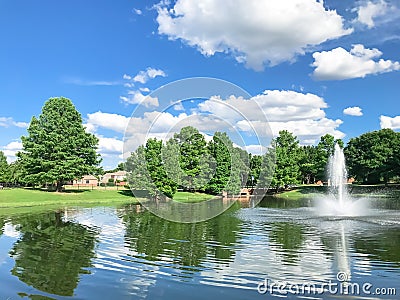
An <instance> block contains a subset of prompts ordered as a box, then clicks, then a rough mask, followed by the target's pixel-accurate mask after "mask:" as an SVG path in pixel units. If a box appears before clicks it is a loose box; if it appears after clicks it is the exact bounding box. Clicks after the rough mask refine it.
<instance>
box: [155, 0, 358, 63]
mask: <svg viewBox="0 0 400 300" xmlns="http://www.w3.org/2000/svg"><path fill="white" fill-rule="evenodd" d="M224 12H229V13H224ZM157 22H158V25H159V26H158V33H159V34H165V35H167V36H168V37H169V39H171V40H177V39H181V40H183V41H184V42H186V43H187V44H188V45H190V46H194V47H197V48H198V49H199V51H200V52H201V53H202V54H203V55H205V56H212V55H214V54H215V53H217V52H222V53H230V54H232V55H233V56H234V57H235V58H236V60H237V61H239V62H245V63H246V64H247V65H248V66H249V67H251V68H254V69H257V70H260V69H262V68H263V65H264V64H265V63H267V64H271V65H275V64H279V63H281V62H284V61H292V60H293V59H294V58H295V56H296V55H302V54H304V53H305V52H307V51H309V50H310V49H312V48H313V46H315V45H319V44H321V43H323V42H325V41H327V40H331V39H336V38H339V37H341V36H344V35H347V34H350V33H351V32H352V29H345V28H344V25H343V18H342V17H341V16H340V15H338V14H337V12H336V11H335V10H327V9H325V7H324V5H323V1H315V0H269V1H260V0H230V1H220V0H178V1H176V2H174V4H173V7H169V5H168V4H165V3H161V4H160V5H159V6H158V16H157Z"/></svg>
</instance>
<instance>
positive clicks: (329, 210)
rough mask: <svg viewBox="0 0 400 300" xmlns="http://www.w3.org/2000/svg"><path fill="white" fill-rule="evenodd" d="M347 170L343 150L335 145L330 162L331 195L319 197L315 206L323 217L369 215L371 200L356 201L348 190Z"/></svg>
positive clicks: (329, 181)
mask: <svg viewBox="0 0 400 300" xmlns="http://www.w3.org/2000/svg"><path fill="white" fill-rule="evenodd" d="M347 178H348V176H347V169H346V160H345V156H344V153H343V149H342V148H340V146H339V144H336V145H335V150H334V153H333V155H332V156H331V157H329V161H328V185H329V193H328V194H327V195H324V196H320V197H318V199H317V201H316V203H315V205H316V207H317V213H318V214H319V215H322V216H363V215H366V214H368V213H369V199H368V198H362V199H355V198H352V197H351V196H350V194H349V193H348V190H347Z"/></svg>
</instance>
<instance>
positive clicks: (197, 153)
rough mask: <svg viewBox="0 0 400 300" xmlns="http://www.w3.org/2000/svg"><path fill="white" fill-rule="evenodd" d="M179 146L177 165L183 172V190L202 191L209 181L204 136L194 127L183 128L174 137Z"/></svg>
mask: <svg viewBox="0 0 400 300" xmlns="http://www.w3.org/2000/svg"><path fill="white" fill-rule="evenodd" d="M174 139H175V142H176V144H177V145H179V151H180V159H179V165H180V167H181V169H182V170H183V172H184V176H182V178H181V184H182V186H183V187H184V188H186V189H188V190H190V191H193V190H196V189H203V188H204V187H203V186H204V185H205V183H206V182H208V180H209V178H208V177H209V174H210V173H211V170H210V166H207V159H208V158H209V156H208V149H207V147H206V146H207V143H206V140H205V138H204V136H203V135H202V134H201V133H200V132H199V131H198V130H197V129H196V128H194V127H191V126H187V127H183V128H182V129H181V130H180V132H179V133H176V134H175V135H174Z"/></svg>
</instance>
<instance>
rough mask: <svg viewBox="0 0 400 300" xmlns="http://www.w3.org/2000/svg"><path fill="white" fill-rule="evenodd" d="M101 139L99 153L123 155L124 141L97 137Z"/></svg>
mask: <svg viewBox="0 0 400 300" xmlns="http://www.w3.org/2000/svg"><path fill="white" fill-rule="evenodd" d="M97 138H98V139H99V145H98V151H99V153H100V154H102V155H107V154H113V155H115V154H120V155H121V154H122V150H123V145H124V143H123V141H122V140H119V139H117V138H108V137H104V136H102V135H97Z"/></svg>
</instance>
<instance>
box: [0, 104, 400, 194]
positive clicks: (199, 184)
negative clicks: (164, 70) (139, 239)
mask: <svg viewBox="0 0 400 300" xmlns="http://www.w3.org/2000/svg"><path fill="white" fill-rule="evenodd" d="M21 141H22V145H23V150H22V151H20V152H19V153H18V154H17V160H16V161H15V162H13V163H11V164H8V163H7V160H6V157H5V155H4V153H3V152H1V151H0V184H4V183H14V184H15V183H19V184H22V185H32V186H38V185H53V186H54V187H55V188H56V189H57V190H58V191H61V190H62V185H63V184H64V183H65V182H67V181H72V180H74V179H77V178H81V177H82V176H83V175H87V174H99V173H100V172H101V168H100V167H99V164H100V162H101V158H100V155H99V154H98V153H97V152H96V151H97V145H98V139H97V138H96V137H95V136H94V135H93V134H91V133H87V132H86V131H85V128H84V126H83V124H82V117H81V115H80V113H79V112H78V111H77V110H76V108H75V106H74V105H73V104H72V102H71V101H70V100H69V99H67V98H63V97H60V98H50V99H49V100H48V101H47V102H46V103H45V104H44V106H43V108H42V113H41V114H40V116H39V117H38V118H36V117H33V118H32V120H31V122H30V125H29V127H28V129H27V135H26V136H23V137H21ZM336 143H338V144H339V145H340V146H341V147H342V148H344V152H345V155H346V161H347V166H348V174H349V176H352V177H354V178H355V180H356V181H358V182H360V183H372V184H375V183H380V182H385V183H387V182H390V181H395V180H398V179H399V176H400V133H399V132H395V131H393V130H391V129H381V130H377V131H372V132H367V133H364V134H362V135H360V136H358V137H355V138H352V139H350V141H349V142H348V143H347V145H346V146H345V147H344V143H343V141H342V140H340V139H339V140H337V139H335V138H334V137H333V136H332V135H330V134H326V135H324V136H322V137H321V138H320V140H319V142H318V144H317V145H309V146H302V145H300V143H299V140H298V138H297V137H296V136H295V135H293V134H292V133H290V132H288V131H286V130H283V131H280V132H279V135H278V136H277V137H276V138H274V139H273V140H272V142H271V145H270V147H269V148H268V149H267V151H266V153H265V154H263V155H252V154H251V153H248V152H247V151H246V150H243V149H241V148H239V147H236V146H235V145H234V143H233V142H232V141H231V139H230V138H229V136H228V135H227V134H226V133H225V132H215V133H214V135H213V137H212V138H211V140H210V141H208V142H207V141H206V139H205V137H204V135H203V134H201V133H200V132H199V131H198V130H197V129H196V128H194V127H190V126H188V127H184V128H182V129H181V130H180V132H178V133H175V134H174V136H173V137H171V138H170V139H169V140H167V141H165V142H163V141H162V140H158V139H155V138H151V139H148V140H147V142H146V143H145V144H144V145H142V146H139V147H138V148H137V149H136V150H135V151H134V152H132V154H131V156H130V157H129V158H128V159H127V161H126V163H125V165H124V167H125V169H126V170H127V171H128V182H129V184H130V186H131V188H133V189H137V190H147V191H149V192H150V193H151V194H153V195H154V194H157V193H162V194H164V195H166V196H168V197H172V196H173V195H174V194H175V192H176V191H177V190H178V189H183V190H187V191H200V192H206V193H210V194H219V193H221V192H223V191H225V192H227V193H231V194H237V193H238V192H239V191H240V188H241V187H245V186H247V187H256V188H267V187H269V186H270V187H271V188H273V189H275V190H277V191H278V190H280V189H282V188H285V187H287V186H289V185H292V184H299V183H304V184H312V183H316V182H318V181H326V180H327V178H326V165H327V162H328V159H329V156H330V155H332V153H333V151H334V147H335V144H336ZM122 167H123V165H119V166H118V167H117V169H121V168H122Z"/></svg>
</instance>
